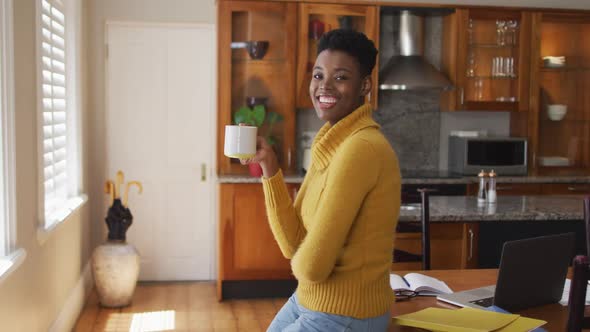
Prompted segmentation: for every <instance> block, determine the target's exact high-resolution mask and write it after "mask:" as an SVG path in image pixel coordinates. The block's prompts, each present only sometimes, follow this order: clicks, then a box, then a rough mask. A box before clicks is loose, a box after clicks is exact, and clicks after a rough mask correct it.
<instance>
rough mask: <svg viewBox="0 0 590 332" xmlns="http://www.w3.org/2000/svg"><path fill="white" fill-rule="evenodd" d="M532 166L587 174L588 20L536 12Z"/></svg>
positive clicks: (589, 156) (589, 103) (589, 159)
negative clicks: (533, 153)
mask: <svg viewBox="0 0 590 332" xmlns="http://www.w3.org/2000/svg"><path fill="white" fill-rule="evenodd" d="M535 20H536V21H535V22H536V26H537V27H538V30H539V34H538V40H537V43H536V45H537V47H536V49H535V50H534V52H535V54H534V59H536V61H535V62H534V64H533V66H534V67H535V75H534V76H533V84H535V85H534V86H535V89H533V91H534V96H533V97H534V104H535V112H534V114H533V123H536V126H535V127H536V128H535V129H536V131H535V132H534V136H535V143H536V149H535V155H534V166H535V167H536V169H537V171H538V172H537V173H539V174H572V175H573V174H589V173H590V144H589V140H590V93H589V92H588V91H590V90H589V89H590V47H589V46H588V45H590V16H571V15H564V14H536V16H535Z"/></svg>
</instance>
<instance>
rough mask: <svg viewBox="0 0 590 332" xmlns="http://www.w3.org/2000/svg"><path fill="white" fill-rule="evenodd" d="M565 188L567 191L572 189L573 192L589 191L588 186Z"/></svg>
mask: <svg viewBox="0 0 590 332" xmlns="http://www.w3.org/2000/svg"><path fill="white" fill-rule="evenodd" d="M567 190H569V191H574V192H586V191H590V188H588V187H574V186H568V187H567Z"/></svg>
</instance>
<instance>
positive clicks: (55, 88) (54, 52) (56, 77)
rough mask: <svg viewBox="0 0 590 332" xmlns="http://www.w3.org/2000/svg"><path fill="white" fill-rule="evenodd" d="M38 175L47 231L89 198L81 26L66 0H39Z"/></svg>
mask: <svg viewBox="0 0 590 332" xmlns="http://www.w3.org/2000/svg"><path fill="white" fill-rule="evenodd" d="M38 1H39V2H38V13H39V15H38V19H39V21H38V22H39V23H38V36H39V40H38V50H39V51H38V55H39V84H40V88H39V91H40V93H39V101H40V102H39V109H40V112H39V152H40V155H39V179H40V189H41V191H42V192H41V193H40V195H39V196H40V197H39V199H40V202H41V204H40V205H41V206H42V209H41V211H40V214H41V215H42V216H43V222H42V227H43V229H44V230H47V229H51V228H53V227H54V226H55V225H56V224H57V223H59V222H61V221H63V220H65V218H66V217H67V216H68V215H69V214H70V213H71V212H72V211H73V210H74V209H75V208H76V207H78V206H79V205H80V204H82V203H83V202H84V201H85V198H84V197H82V196H81V195H80V194H79V180H78V179H79V176H80V174H79V173H80V162H79V160H78V148H79V146H80V144H79V141H80V136H79V135H78V127H79V125H78V123H77V112H78V108H79V107H78V106H79V105H78V98H77V91H79V87H77V86H76V84H75V82H78V81H79V79H77V77H76V75H77V72H78V70H77V63H78V61H77V59H78V54H79V52H77V51H76V49H77V45H76V42H75V41H76V31H75V30H74V29H73V26H74V25H75V24H72V27H70V26H68V23H69V21H68V19H70V18H71V19H72V22H75V20H74V18H75V15H76V13H75V12H74V13H73V14H74V15H72V16H73V17H69V15H68V14H70V12H68V9H69V8H68V7H71V6H68V1H67V0H38Z"/></svg>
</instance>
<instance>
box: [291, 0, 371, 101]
mask: <svg viewBox="0 0 590 332" xmlns="http://www.w3.org/2000/svg"><path fill="white" fill-rule="evenodd" d="M378 18H379V16H378V15H377V7H376V6H364V5H338V4H319V3H300V4H299V25H298V30H297V45H298V47H299V52H298V57H297V92H296V95H297V108H306V109H311V108H313V105H312V103H311V99H310V96H309V82H310V81H311V74H312V69H313V65H314V63H315V58H316V56H317V44H318V41H319V39H320V37H321V36H322V35H323V34H324V33H326V32H328V31H330V30H332V29H338V28H344V29H354V30H357V31H361V32H363V33H364V34H365V35H367V37H368V38H369V39H371V40H373V41H374V42H375V46H376V47H377V48H379V44H378V24H379V23H378ZM375 67H376V68H377V67H378V65H376V66H375ZM372 77H373V89H372V91H371V93H370V95H369V96H368V97H367V99H368V101H370V102H371V103H372V105H373V107H375V108H376V106H377V69H375V70H374V71H373V74H372Z"/></svg>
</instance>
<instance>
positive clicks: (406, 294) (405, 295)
mask: <svg viewBox="0 0 590 332" xmlns="http://www.w3.org/2000/svg"><path fill="white" fill-rule="evenodd" d="M394 294H395V301H396V302H400V301H406V300H409V299H411V298H413V297H416V296H418V292H415V291H413V290H397V291H395V292H394Z"/></svg>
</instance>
